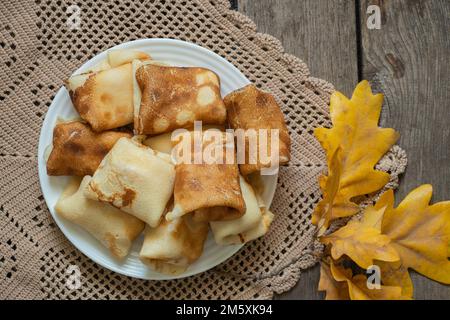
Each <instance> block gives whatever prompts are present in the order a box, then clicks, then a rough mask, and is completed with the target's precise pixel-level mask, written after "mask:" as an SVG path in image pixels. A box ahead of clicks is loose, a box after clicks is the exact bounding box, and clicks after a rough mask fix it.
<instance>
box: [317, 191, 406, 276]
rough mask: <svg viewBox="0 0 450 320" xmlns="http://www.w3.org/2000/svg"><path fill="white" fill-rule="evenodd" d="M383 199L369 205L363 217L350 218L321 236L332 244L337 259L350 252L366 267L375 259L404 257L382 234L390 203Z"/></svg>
mask: <svg viewBox="0 0 450 320" xmlns="http://www.w3.org/2000/svg"><path fill="white" fill-rule="evenodd" d="M380 200H381V201H380V204H378V205H376V206H369V207H368V208H367V209H366V210H365V212H364V216H363V217H362V219H361V221H357V220H353V221H349V222H348V223H347V225H345V226H343V227H341V228H339V229H338V230H337V231H335V232H333V233H332V234H330V235H328V236H324V237H321V238H320V241H321V242H322V243H324V244H327V245H331V256H332V258H333V259H335V260H337V259H339V258H341V257H342V256H343V255H346V256H348V257H349V258H350V259H352V260H353V261H354V262H355V263H356V264H358V265H359V266H360V267H361V268H364V269H367V268H369V267H370V266H371V265H373V264H374V260H381V261H390V262H393V261H398V260H399V259H400V258H399V255H398V253H397V251H396V250H395V249H394V247H393V246H392V245H391V244H390V242H391V240H390V238H389V237H388V236H386V235H383V234H381V231H380V227H381V221H382V217H383V214H384V211H385V210H386V206H383V204H384V202H385V199H384V198H381V199H380Z"/></svg>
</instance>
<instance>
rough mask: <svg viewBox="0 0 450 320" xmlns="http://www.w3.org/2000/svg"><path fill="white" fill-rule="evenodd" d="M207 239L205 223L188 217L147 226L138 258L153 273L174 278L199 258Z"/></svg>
mask: <svg viewBox="0 0 450 320" xmlns="http://www.w3.org/2000/svg"><path fill="white" fill-rule="evenodd" d="M207 236H208V223H205V222H197V221H194V220H193V219H192V218H191V217H189V216H185V217H181V218H178V219H175V220H173V221H167V220H164V221H163V222H161V224H160V225H159V226H157V227H156V228H150V227H148V226H147V228H146V229H145V239H144V243H143V245H142V249H141V252H140V253H139V257H140V259H141V260H142V262H144V263H145V264H147V265H148V266H150V267H151V268H152V269H154V270H155V271H158V272H161V273H164V274H170V275H177V274H180V273H183V272H184V271H186V269H187V268H188V267H189V265H191V264H192V263H193V262H194V261H195V260H197V259H198V258H199V257H200V256H201V254H202V252H203V244H204V243H205V240H206V237H207Z"/></svg>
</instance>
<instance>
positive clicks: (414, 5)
mask: <svg viewBox="0 0 450 320" xmlns="http://www.w3.org/2000/svg"><path fill="white" fill-rule="evenodd" d="M373 4H375V5H378V6H379V7H380V9H381V13H382V19H381V20H382V25H381V29H380V30H369V29H368V28H367V27H366V17H367V14H366V10H367V7H368V5H373ZM360 10H361V12H360V16H361V35H362V56H363V60H362V74H363V77H364V78H366V79H369V80H371V81H372V83H374V84H375V89H376V90H377V91H379V92H383V93H384V94H385V105H384V114H383V117H382V125H383V126H385V127H392V128H395V129H396V130H398V131H399V132H400V134H401V138H400V141H399V145H400V146H401V147H402V148H404V149H405V150H406V152H407V153H408V168H407V171H406V173H405V175H404V177H403V180H402V181H401V184H400V188H399V190H398V192H397V198H398V199H402V198H403V197H404V196H406V195H407V193H408V192H409V191H411V190H412V189H414V188H415V187H417V186H419V185H420V184H423V183H431V184H432V185H433V193H434V195H433V201H441V200H448V199H450V124H449V123H450V105H449V101H450V80H449V70H450V58H449V57H450V38H449V36H448V32H449V30H450V21H449V19H448V17H449V16H450V2H449V1H448V0H433V1H419V0H417V1H415V0H414V1H413V0H409V1H408V0H396V1H383V0H377V1H373V0H362V1H361V5H360ZM413 280H414V285H415V297H416V298H418V299H449V298H450V287H449V286H444V285H440V284H438V283H436V282H433V281H430V280H428V279H426V278H423V277H421V276H419V275H417V274H415V275H414V276H413Z"/></svg>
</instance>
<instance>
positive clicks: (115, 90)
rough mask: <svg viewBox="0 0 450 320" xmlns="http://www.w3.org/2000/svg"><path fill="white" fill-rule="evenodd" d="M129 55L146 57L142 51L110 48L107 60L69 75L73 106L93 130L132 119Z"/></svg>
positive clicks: (109, 127)
mask: <svg viewBox="0 0 450 320" xmlns="http://www.w3.org/2000/svg"><path fill="white" fill-rule="evenodd" d="M133 58H141V59H150V56H149V55H147V54H145V53H142V52H128V51H124V50H118V51H111V52H110V54H109V59H108V62H101V63H100V64H99V65H98V66H96V67H94V68H93V69H94V70H97V71H96V72H89V73H84V74H79V75H75V76H72V77H70V78H69V79H68V80H67V84H66V87H67V89H68V90H69V94H70V97H71V99H72V102H73V105H74V107H75V109H76V110H77V111H78V113H79V114H80V116H81V118H83V119H84V120H85V121H87V122H88V123H89V124H90V125H91V126H92V129H93V130H94V131H97V132H99V131H104V130H108V129H113V128H118V127H121V126H124V125H127V124H130V123H132V122H133V73H132V64H131V62H132V60H130V59H133Z"/></svg>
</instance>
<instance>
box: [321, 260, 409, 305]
mask: <svg viewBox="0 0 450 320" xmlns="http://www.w3.org/2000/svg"><path fill="white" fill-rule="evenodd" d="M319 290H320V291H325V292H326V297H325V299H327V300H343V299H348V298H350V299H351V300H399V299H407V298H408V297H405V296H403V295H402V288H401V287H399V286H388V285H379V287H369V285H368V283H367V277H366V276H365V275H362V274H359V275H355V276H353V275H352V271H351V270H350V269H345V268H343V267H342V266H339V265H335V264H334V263H333V262H331V263H330V265H329V266H328V265H326V264H325V263H322V266H321V273H320V281H319ZM345 290H347V291H345Z"/></svg>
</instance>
